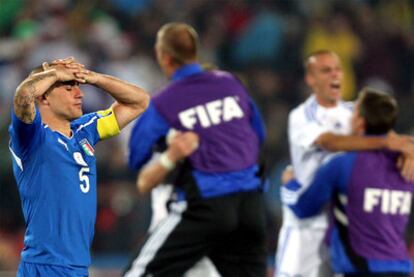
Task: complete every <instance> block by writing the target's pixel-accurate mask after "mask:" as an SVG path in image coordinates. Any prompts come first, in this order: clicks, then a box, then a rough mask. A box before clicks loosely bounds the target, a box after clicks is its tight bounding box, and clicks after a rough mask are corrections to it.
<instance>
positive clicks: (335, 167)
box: [288, 153, 355, 218]
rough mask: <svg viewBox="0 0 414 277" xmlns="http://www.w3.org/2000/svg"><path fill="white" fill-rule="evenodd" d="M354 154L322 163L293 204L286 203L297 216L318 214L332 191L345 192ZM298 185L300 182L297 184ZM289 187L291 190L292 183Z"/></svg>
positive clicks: (327, 201) (330, 196) (329, 199)
mask: <svg viewBox="0 0 414 277" xmlns="http://www.w3.org/2000/svg"><path fill="white" fill-rule="evenodd" d="M354 157H355V155H354V153H351V154H342V155H339V156H337V157H335V158H333V159H332V160H331V161H329V162H328V163H326V164H324V165H322V166H321V167H320V168H319V169H318V171H317V172H316V175H315V178H314V179H313V181H312V183H311V184H310V186H309V187H308V188H307V189H306V190H305V191H304V192H303V193H302V194H301V195H300V196H299V198H298V199H297V201H296V202H295V203H294V204H290V205H288V206H289V207H290V208H291V209H292V210H293V212H294V213H295V214H296V215H297V216H298V217H299V218H305V217H310V216H314V215H316V214H318V213H319V212H320V211H321V209H322V208H323V207H324V206H325V205H326V204H327V203H329V202H330V201H331V199H332V195H333V194H334V193H345V192H346V185H347V183H348V182H349V178H350V176H351V170H352V165H353V161H354V159H355V158H354ZM297 185H299V186H300V184H297ZM290 187H291V188H292V190H293V187H295V186H292V184H290Z"/></svg>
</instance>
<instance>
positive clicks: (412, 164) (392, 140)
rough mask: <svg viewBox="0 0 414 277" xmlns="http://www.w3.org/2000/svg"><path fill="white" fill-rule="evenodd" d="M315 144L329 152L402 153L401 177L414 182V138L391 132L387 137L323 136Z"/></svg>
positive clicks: (329, 134) (330, 134)
mask: <svg viewBox="0 0 414 277" xmlns="http://www.w3.org/2000/svg"><path fill="white" fill-rule="evenodd" d="M315 144H316V145H318V146H320V147H321V148H323V149H326V150H328V151H332V152H335V151H363V150H376V149H389V150H392V151H397V152H401V154H402V158H401V159H400V163H399V167H400V171H401V175H402V176H403V177H404V178H405V179H406V180H408V181H413V180H414V143H413V138H412V137H409V136H404V135H397V134H395V133H394V132H390V133H389V134H387V135H386V136H378V137H366V136H356V135H349V136H344V135H335V134H332V133H324V134H321V135H320V136H319V137H318V138H317V139H316V140H315Z"/></svg>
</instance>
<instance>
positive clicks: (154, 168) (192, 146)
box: [137, 132, 198, 193]
mask: <svg viewBox="0 0 414 277" xmlns="http://www.w3.org/2000/svg"><path fill="white" fill-rule="evenodd" d="M197 147H198V136H197V134H196V133H193V132H186V133H178V134H176V135H175V136H174V138H172V140H171V143H170V145H169V147H168V149H167V150H166V151H165V152H164V153H162V154H161V155H160V156H159V157H158V159H156V160H155V161H153V162H151V163H149V164H148V165H146V166H145V167H144V168H143V169H142V170H141V171H140V172H139V174H138V176H137V188H138V191H139V192H140V193H147V192H149V191H151V190H152V189H153V188H154V187H156V186H157V185H159V184H160V183H161V182H162V181H163V180H164V179H165V177H166V176H167V175H168V173H169V172H170V171H171V170H172V169H173V168H174V167H175V164H176V163H177V162H178V161H180V160H182V159H184V158H186V157H188V156H190V155H191V154H192V153H193V152H194V151H195V150H196V149H197Z"/></svg>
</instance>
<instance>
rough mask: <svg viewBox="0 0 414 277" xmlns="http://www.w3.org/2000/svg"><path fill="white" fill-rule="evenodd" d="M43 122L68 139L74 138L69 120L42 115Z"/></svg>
mask: <svg viewBox="0 0 414 277" xmlns="http://www.w3.org/2000/svg"><path fill="white" fill-rule="evenodd" d="M41 115H42V121H43V123H44V124H46V125H47V126H49V128H50V129H51V130H53V131H57V132H59V133H61V134H63V135H65V136H66V137H68V138H70V137H71V136H72V130H71V128H70V121H69V120H67V119H62V118H59V117H57V116H52V115H50V114H48V113H47V112H46V113H41Z"/></svg>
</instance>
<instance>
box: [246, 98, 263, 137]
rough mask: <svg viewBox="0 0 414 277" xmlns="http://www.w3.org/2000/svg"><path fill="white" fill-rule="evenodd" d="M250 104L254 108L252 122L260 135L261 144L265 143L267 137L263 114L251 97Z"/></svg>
mask: <svg viewBox="0 0 414 277" xmlns="http://www.w3.org/2000/svg"><path fill="white" fill-rule="evenodd" d="M249 105H250V108H251V110H252V115H251V118H250V124H251V125H252V127H253V130H254V131H255V132H256V134H257V136H258V138H259V141H260V144H263V143H264V141H265V138H266V128H265V124H264V122H263V119H262V116H261V115H260V112H259V109H258V108H257V106H256V104H255V103H254V102H253V100H252V99H251V98H249Z"/></svg>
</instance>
